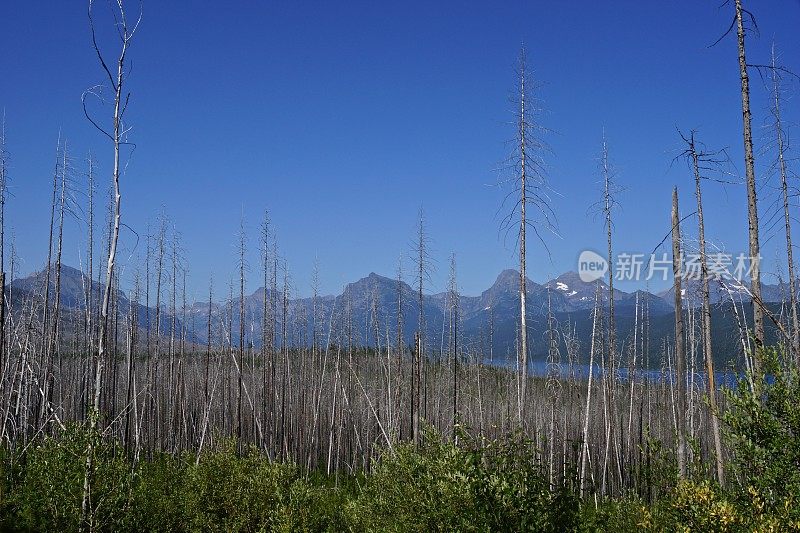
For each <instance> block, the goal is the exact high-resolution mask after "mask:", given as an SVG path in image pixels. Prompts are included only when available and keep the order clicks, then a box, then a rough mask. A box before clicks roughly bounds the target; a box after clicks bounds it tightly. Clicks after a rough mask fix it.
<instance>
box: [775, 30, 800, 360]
mask: <svg viewBox="0 0 800 533" xmlns="http://www.w3.org/2000/svg"><path fill="white" fill-rule="evenodd" d="M782 72H783V69H782V67H779V66H778V64H777V58H776V52H775V45H774V44H773V46H772V56H771V59H770V68H769V73H770V81H771V82H772V87H771V89H772V95H771V96H772V98H771V105H770V112H771V114H772V128H773V129H774V132H775V140H774V148H775V152H776V158H777V160H776V161H775V166H776V167H777V168H776V170H777V171H778V176H779V177H780V180H781V200H782V202H783V223H784V227H785V229H786V262H787V266H788V273H789V307H790V309H789V317H790V319H791V324H792V326H791V337H792V340H791V347H792V351H793V352H794V357H795V364H796V365H797V367H798V368H800V318H798V311H797V279H796V278H795V273H794V255H793V250H792V218H791V212H790V209H789V196H790V193H789V168H788V166H787V151H788V149H789V140H788V135H787V134H786V131H785V129H784V124H783V116H782V107H783V94H782V90H783V87H782V85H783V79H782V74H781V73H782Z"/></svg>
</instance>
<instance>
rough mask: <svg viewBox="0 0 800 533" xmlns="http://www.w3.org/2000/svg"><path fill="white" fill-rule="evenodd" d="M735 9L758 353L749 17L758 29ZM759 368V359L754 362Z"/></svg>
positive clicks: (760, 326)
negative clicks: (748, 48) (746, 42)
mask: <svg viewBox="0 0 800 533" xmlns="http://www.w3.org/2000/svg"><path fill="white" fill-rule="evenodd" d="M735 6H736V42H737V44H738V49H739V78H740V79H741V85H742V126H743V127H742V139H743V141H744V164H745V177H746V182H747V183H746V185H747V231H748V236H749V240H750V261H751V262H752V264H751V274H750V275H751V277H750V292H751V293H752V306H753V331H754V336H755V342H756V349H758V348H761V347H762V346H763V345H764V309H763V307H762V306H761V303H762V300H761V264H760V263H761V261H760V254H761V247H760V246H759V237H758V199H757V191H756V171H755V157H754V156H753V132H752V124H751V123H752V115H751V113H750V78H749V77H748V74H747V66H748V65H747V56H746V54H745V35H746V26H745V22H744V17H745V15H747V16H748V17H749V19H750V21H751V22H752V23H753V24H754V25H755V19H754V18H753V14H752V13H750V12H749V11H747V10H746V9H744V8H743V7H742V0H735ZM753 362H754V364H755V365H758V357H755V358H754V359H753Z"/></svg>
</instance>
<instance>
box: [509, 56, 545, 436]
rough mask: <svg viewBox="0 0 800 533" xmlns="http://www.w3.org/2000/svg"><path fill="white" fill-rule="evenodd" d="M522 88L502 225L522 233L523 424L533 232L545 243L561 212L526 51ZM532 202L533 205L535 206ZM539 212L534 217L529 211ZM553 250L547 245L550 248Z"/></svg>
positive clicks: (520, 417) (520, 77)
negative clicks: (552, 192) (551, 191)
mask: <svg viewBox="0 0 800 533" xmlns="http://www.w3.org/2000/svg"><path fill="white" fill-rule="evenodd" d="M517 76H518V85H517V89H516V91H515V94H514V101H513V105H514V111H513V115H514V128H515V136H514V151H513V153H512V154H511V156H510V157H509V158H508V159H507V160H506V162H505V165H504V167H505V169H506V170H507V171H508V172H509V173H510V177H509V178H508V179H506V180H504V183H509V184H510V185H511V190H510V191H509V193H508V194H507V196H506V198H505V200H504V201H503V206H501V209H503V208H504V207H505V206H506V205H510V206H511V207H510V209H509V210H508V214H507V215H506V216H505V218H504V219H503V220H502V222H501V228H503V229H504V230H505V232H506V233H508V232H509V231H511V230H512V229H514V228H516V229H517V240H518V243H519V313H520V314H519V341H518V346H517V369H518V375H517V422H518V424H520V425H521V424H522V421H523V406H524V403H525V388H526V385H527V381H528V352H529V347H528V320H527V295H528V291H527V286H526V283H527V275H526V272H527V271H526V267H527V263H526V253H527V248H526V244H527V240H526V237H527V230H528V228H529V227H530V229H531V230H532V231H533V232H534V234H535V235H536V237H537V238H538V239H539V240H540V241H541V242H542V244H544V241H543V240H542V230H547V231H551V232H555V213H554V212H553V211H552V209H551V208H550V198H549V195H548V187H547V181H546V179H545V176H546V173H545V163H544V154H545V152H547V151H548V148H547V146H546V145H545V143H544V142H543V141H542V139H541V134H542V132H543V131H545V130H544V128H543V127H542V126H541V124H540V123H539V121H538V116H537V115H538V114H539V112H540V110H539V109H537V108H536V106H535V102H534V100H533V98H532V96H531V94H532V90H533V86H534V84H533V83H532V80H530V79H529V75H528V67H527V58H526V52H525V48H524V47H523V48H522V50H521V51H520V55H519V66H518V71H517ZM529 204H530V206H529ZM529 208H532V209H533V211H534V214H533V216H531V213H529V212H528V210H529ZM546 248H547V247H546V246H545V249H546Z"/></svg>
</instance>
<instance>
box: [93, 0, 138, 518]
mask: <svg viewBox="0 0 800 533" xmlns="http://www.w3.org/2000/svg"><path fill="white" fill-rule="evenodd" d="M93 4H94V0H89V8H88V16H89V28H90V30H91V33H92V43H93V45H94V50H95V53H96V54H97V59H98V60H99V62H100V65H101V67H102V68H103V71H104V73H105V74H106V76H107V77H108V80H107V82H108V85H109V86H110V88H111V90H112V92H113V94H114V104H113V106H114V113H113V120H112V128H111V131H108V130H107V129H104V128H103V127H102V126H101V125H99V124H98V123H97V122H96V121H95V120H94V119H93V118H92V117H91V115H90V114H89V112H88V110H87V108H86V96H87V94H90V93H93V92H94V91H93V90H92V89H90V90H89V91H87V92H86V93H84V97H83V102H84V112H85V115H86V117H87V119H88V120H89V121H90V122H91V123H92V124H93V125H94V126H95V127H96V128H97V129H98V130H99V131H100V132H101V133H103V135H105V136H106V137H107V138H108V139H109V140H110V141H111V143H112V145H113V151H114V164H113V171H112V179H113V182H114V229H113V232H112V236H111V246H110V249H109V253H108V262H107V265H106V276H105V287H104V291H103V299H102V304H101V307H100V334H99V340H98V350H97V362H96V365H95V373H94V374H95V380H94V401H93V413H92V415H91V416H90V418H89V420H90V430H91V431H92V432H94V431H95V430H96V428H97V422H98V415H99V410H100V393H101V390H100V388H101V386H100V384H101V380H102V374H103V359H104V357H105V353H106V350H107V348H108V346H107V343H108V316H109V315H108V311H109V305H110V301H111V290H112V282H113V281H114V267H115V263H116V258H117V243H118V242H119V231H120V226H121V207H122V192H121V189H120V175H121V173H122V166H121V161H120V155H121V153H120V152H121V148H122V145H123V144H125V143H126V141H125V139H126V137H127V133H128V131H129V127H126V126H125V125H124V124H123V119H124V115H125V111H126V110H127V108H128V102H129V101H130V93H126V92H125V82H126V81H127V74H128V73H127V69H126V63H125V61H126V58H127V54H128V48H129V47H130V44H131V41H132V39H133V37H134V35H135V33H136V30H137V29H138V27H139V23H140V22H141V20H142V12H141V6H140V10H139V16H138V18H137V19H136V21H135V22H134V23H133V25H131V24H129V22H128V18H127V14H126V12H125V8H124V5H123V0H117V2H116V6H114V7H112V10H113V11H114V13H113V14H114V19H115V24H116V32H115V33H116V34H117V36H118V37H119V40H120V43H119V53H118V55H117V58H116V72H114V73H112V71H111V69H110V68H109V66H108V64H107V62H106V59H105V56H104V55H103V52H102V51H101V49H100V45H99V44H98V41H97V33H96V31H95V27H94V17H93V9H92V8H93ZM97 90H99V88H97ZM95 94H96V92H95ZM89 442H90V444H89V447H88V449H87V452H86V475H85V480H84V490H83V499H82V503H81V518H82V520H81V523H82V525H83V526H84V527H86V528H87V529H88V530H90V531H93V530H94V529H95V528H96V527H97V524H95V522H94V510H93V508H92V501H91V478H92V470H93V468H92V461H93V457H94V444H93V443H94V437H92V438H91V439H90V441H89Z"/></svg>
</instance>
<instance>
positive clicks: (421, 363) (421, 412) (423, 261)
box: [411, 206, 432, 445]
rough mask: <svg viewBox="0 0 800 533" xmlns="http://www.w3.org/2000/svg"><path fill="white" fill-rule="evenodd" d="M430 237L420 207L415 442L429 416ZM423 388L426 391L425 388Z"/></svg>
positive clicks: (416, 254)
mask: <svg viewBox="0 0 800 533" xmlns="http://www.w3.org/2000/svg"><path fill="white" fill-rule="evenodd" d="M429 248H430V239H429V238H428V233H427V231H426V229H425V211H424V209H423V208H422V206H420V208H419V220H418V227H417V242H416V243H415V245H414V249H413V253H414V256H413V258H414V261H415V262H416V268H417V280H416V281H417V298H418V299H417V305H418V306H419V323H418V324H417V332H416V334H415V336H414V339H415V343H414V345H415V348H414V353H413V357H412V362H411V437H412V440H413V441H414V444H415V445H418V444H419V437H420V432H419V421H420V416H422V417H423V418H424V417H425V415H426V412H425V410H426V409H427V386H426V385H425V375H424V368H425V357H426V355H425V294H424V291H425V285H426V284H427V283H428V282H429V281H430V275H431V269H432V265H431V258H430V252H429ZM423 388H424V390H423Z"/></svg>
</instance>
